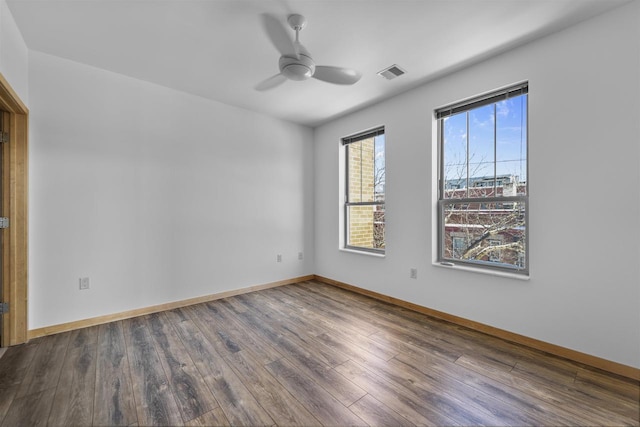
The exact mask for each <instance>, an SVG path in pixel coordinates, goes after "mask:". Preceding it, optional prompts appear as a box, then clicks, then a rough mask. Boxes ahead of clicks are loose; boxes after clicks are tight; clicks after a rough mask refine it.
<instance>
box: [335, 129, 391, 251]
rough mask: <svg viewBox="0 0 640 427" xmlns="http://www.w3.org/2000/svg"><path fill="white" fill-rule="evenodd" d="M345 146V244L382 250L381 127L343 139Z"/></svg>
mask: <svg viewBox="0 0 640 427" xmlns="http://www.w3.org/2000/svg"><path fill="white" fill-rule="evenodd" d="M342 143H343V144H344V149H345V159H346V162H345V163H346V167H347V170H346V174H345V177H346V182H345V190H346V194H345V201H344V212H345V230H344V232H345V247H346V248H350V249H358V250H364V251H370V252H377V253H384V248H385V243H384V233H385V230H384V228H385V222H384V184H385V158H384V156H385V155H384V152H385V139H384V128H377V129H374V130H371V131H367V132H363V133H360V134H357V135H353V136H350V137H347V138H343V140H342Z"/></svg>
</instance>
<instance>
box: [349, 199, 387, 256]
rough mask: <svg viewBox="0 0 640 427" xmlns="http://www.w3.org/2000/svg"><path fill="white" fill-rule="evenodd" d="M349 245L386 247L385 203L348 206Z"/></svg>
mask: <svg viewBox="0 0 640 427" xmlns="http://www.w3.org/2000/svg"><path fill="white" fill-rule="evenodd" d="M347 224H348V225H347V227H348V228H347V245H348V246H357V247H360V248H368V249H384V247H385V244H384V205H367V206H347Z"/></svg>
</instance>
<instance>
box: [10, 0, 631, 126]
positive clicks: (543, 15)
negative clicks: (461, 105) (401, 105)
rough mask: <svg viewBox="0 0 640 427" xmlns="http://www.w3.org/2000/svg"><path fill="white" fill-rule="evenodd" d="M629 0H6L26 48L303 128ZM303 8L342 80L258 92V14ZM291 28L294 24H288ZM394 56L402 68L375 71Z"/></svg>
mask: <svg viewBox="0 0 640 427" xmlns="http://www.w3.org/2000/svg"><path fill="white" fill-rule="evenodd" d="M628 1H629V0H449V1H445V0H316V1H296V0H288V1H287V0H253V1H252V0H197V1H192V0H173V1H161V0H127V1H124V0H71V1H68V0H64V1H62V0H7V3H8V5H9V7H10V9H11V12H12V14H13V16H14V18H15V20H16V22H17V25H18V27H19V29H20V31H21V32H22V35H23V37H24V39H25V42H26V44H27V46H28V47H29V49H33V50H36V51H40V52H44V53H48V54H52V55H56V56H60V57H63V58H67V59H71V60H74V61H77V62H81V63H84V64H89V65H92V66H95V67H100V68H103V69H106V70H110V71H114V72H117V73H121V74H124V75H128V76H131V77H135V78H138V79H141V80H146V81H149V82H154V83H157V84H160V85H163V86H166V87H170V88H174V89H177V90H181V91H184V92H188V93H192V94H195V95H199V96H203V97H205V98H209V99H212V100H216V101H220V102H223V103H226V104H230V105H235V106H238V107H242V108H247V109H250V110H254V111H258V112H263V113H266V114H269V115H272V116H275V117H279V118H283V119H286V120H290V121H293V122H297V123H301V124H304V125H308V126H316V125H319V124H321V123H323V122H326V121H328V120H330V119H332V118H335V117H337V116H339V115H342V114H345V113H347V112H350V111H354V110H357V109H359V108H362V107H363V106H366V105H370V104H372V103H374V102H377V101H380V100H382V99H385V98H388V97H391V96H393V95H395V94H398V93H400V92H404V91H406V90H409V89H411V88H413V87H416V86H418V85H420V84H422V83H424V82H426V81H429V80H432V79H434V78H437V77H438V76H441V75H443V74H444V73H447V72H451V71H452V70H455V69H458V68H461V67H464V66H466V65H469V64H471V63H473V62H476V61H480V60H482V59H485V58H487V57H489V56H491V55H494V54H496V53H499V52H502V51H505V50H507V49H511V48H513V47H516V46H519V45H521V44H524V43H527V42H529V41H531V40H533V39H536V38H539V37H542V36H544V35H547V34H550V33H552V32H555V31H558V30H560V29H563V28H566V27H568V26H571V25H573V24H576V23H578V22H580V21H583V20H585V19H587V18H590V17H592V16H595V15H597V14H600V13H602V12H604V11H607V10H610V9H613V8H615V7H618V6H620V5H621V4H623V3H626V2H628ZM265 13H266V14H272V15H275V16H277V17H278V18H280V19H282V21H283V22H284V21H285V20H286V17H287V15H288V14H290V13H300V14H303V15H305V16H306V17H307V19H308V25H307V28H306V29H305V30H304V31H302V33H301V36H300V38H301V41H302V43H303V44H304V45H305V46H306V48H307V49H308V50H309V51H310V52H311V54H312V55H313V57H314V60H315V61H316V63H317V64H318V65H335V66H342V67H349V68H355V69H357V70H359V71H361V72H362V73H363V77H362V79H361V80H360V81H359V82H358V83H357V84H355V85H353V86H337V85H331V84H328V83H324V82H321V81H317V80H314V79H311V80H308V81H303V82H293V81H287V82H286V83H285V84H283V85H282V86H279V87H277V88H275V89H272V90H270V91H267V92H258V91H256V90H255V89H254V87H255V86H256V85H257V84H258V83H260V82H261V81H263V80H264V79H266V78H268V77H270V76H272V75H274V74H276V73H277V72H278V58H279V56H280V54H279V53H278V52H277V51H276V49H275V47H274V46H273V45H272V44H271V42H270V40H269V38H268V37H266V36H265V33H264V29H263V26H262V21H261V16H262V14H265ZM292 34H293V32H292ZM392 64H398V65H400V66H401V67H403V68H404V69H406V70H407V74H406V75H404V76H402V77H399V78H397V79H394V80H391V81H388V80H385V79H384V78H382V77H380V76H378V75H376V73H377V72H378V71H380V70H382V69H383V68H385V67H387V66H389V65H392Z"/></svg>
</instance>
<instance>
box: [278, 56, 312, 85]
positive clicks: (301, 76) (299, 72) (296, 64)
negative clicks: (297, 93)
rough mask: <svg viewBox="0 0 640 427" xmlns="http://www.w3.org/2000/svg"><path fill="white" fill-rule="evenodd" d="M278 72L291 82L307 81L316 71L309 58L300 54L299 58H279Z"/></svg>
mask: <svg viewBox="0 0 640 427" xmlns="http://www.w3.org/2000/svg"><path fill="white" fill-rule="evenodd" d="M279 65H280V72H281V73H282V74H283V75H284V76H285V77H287V78H288V79H291V80H298V81H300V80H307V79H309V78H311V76H313V73H314V72H315V71H316V64H315V62H313V59H311V58H310V57H309V56H307V55H305V54H303V53H301V54H300V57H299V58H296V57H291V56H281V57H280V62H279Z"/></svg>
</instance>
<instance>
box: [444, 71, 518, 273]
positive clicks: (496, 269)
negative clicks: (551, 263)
mask: <svg viewBox="0 0 640 427" xmlns="http://www.w3.org/2000/svg"><path fill="white" fill-rule="evenodd" d="M528 88H529V86H528V82H524V83H519V84H517V85H513V86H510V87H507V88H503V89H499V90H496V91H492V92H490V93H487V94H484V95H481V96H478V97H474V98H470V99H467V100H465V101H461V102H457V103H455V104H451V105H449V106H446V107H442V108H438V109H436V110H435V111H434V117H435V121H436V126H437V134H436V135H435V136H436V140H437V150H436V153H437V159H438V160H437V170H438V173H437V178H436V182H435V183H434V186H435V187H436V191H437V203H436V222H437V224H435V223H434V226H435V227H436V229H435V232H436V236H437V237H436V242H434V249H435V250H436V255H435V257H434V261H435V263H436V264H440V265H444V266H449V267H458V266H459V267H462V268H463V269H465V270H472V271H480V272H483V271H486V272H493V273H495V274H499V275H502V274H507V275H511V274H515V275H516V276H520V277H524V278H528V276H529V271H530V269H529V267H530V266H529V235H530V232H529V225H530V224H529V181H530V174H529V164H528V163H529V155H528V149H529V138H528V130H529V124H528V122H529V117H528V116H529V108H528V99H529V97H528V92H529V91H528ZM523 94H527V98H526V101H527V108H526V116H525V118H526V130H527V135H526V149H527V152H526V169H527V173H526V175H527V178H526V182H525V185H526V190H525V194H524V195H516V196H508V197H504V196H497V194H496V193H495V192H494V196H496V197H482V198H479V197H464V198H445V197H444V194H445V188H444V187H445V184H446V182H445V177H444V172H445V171H444V165H443V163H444V148H443V143H444V138H443V131H444V129H443V120H444V118H445V117H448V116H451V115H454V114H458V113H462V112H465V111H471V110H474V109H476V108H480V107H482V106H486V105H491V104H495V103H497V102H500V101H501V100H503V99H507V98H511V97H515V96H520V95H523ZM494 144H496V141H495V140H494ZM494 152H495V150H494ZM466 162H467V164H468V163H469V159H467V160H466ZM494 170H495V168H494ZM498 179H499V177H498V176H495V173H494V181H495V184H494V185H495V186H496V187H494V188H497V182H498ZM467 183H468V184H467V186H466V188H469V187H470V185H469V184H470V182H469V177H467ZM467 196H469V193H468V192H467ZM473 203H495V204H503V205H504V206H509V205H508V204H514V203H518V204H520V205H521V206H524V224H525V230H524V233H525V234H524V236H525V250H524V257H522V256H519V257H518V260H517V262H516V263H515V264H514V265H508V264H505V263H500V262H490V261H489V262H488V261H481V260H463V259H457V258H456V259H454V258H452V257H447V256H445V253H446V252H445V224H444V221H445V220H444V216H445V215H444V212H445V209H446V207H447V206H452V205H453V204H461V206H465V205H463V204H466V206H469V205H471V204H473ZM451 246H452V249H453V242H452V243H451ZM451 252H452V253H453V250H452V251H451ZM523 262H524V265H522V263H523Z"/></svg>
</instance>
